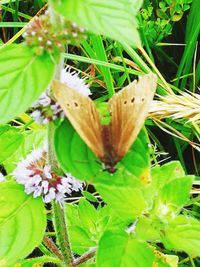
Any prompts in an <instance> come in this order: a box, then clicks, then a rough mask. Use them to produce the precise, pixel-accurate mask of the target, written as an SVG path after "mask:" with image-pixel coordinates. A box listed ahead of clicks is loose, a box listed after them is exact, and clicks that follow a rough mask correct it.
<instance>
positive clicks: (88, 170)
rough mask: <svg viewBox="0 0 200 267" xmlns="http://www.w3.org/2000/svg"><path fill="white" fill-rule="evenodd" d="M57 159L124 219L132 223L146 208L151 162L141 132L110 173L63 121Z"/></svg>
mask: <svg viewBox="0 0 200 267" xmlns="http://www.w3.org/2000/svg"><path fill="white" fill-rule="evenodd" d="M55 151H56V155H57V159H58V161H59V163H60V165H61V166H62V168H63V169H64V170H65V172H70V173H71V174H72V175H73V176H75V177H77V178H78V179H82V180H86V181H88V182H90V183H93V184H94V185H95V187H96V189H97V190H98V191H99V193H100V194H101V196H102V197H103V199H104V200H105V202H107V203H108V204H109V205H110V207H112V208H113V209H114V210H115V211H116V212H117V213H118V215H119V216H120V217H123V219H124V220H128V221H130V220H133V219H134V218H135V217H136V216H138V215H140V214H141V213H142V212H143V211H144V209H145V208H146V207H147V205H148V203H146V200H145V197H144V195H143V191H145V188H146V185H148V178H149V170H150V160H149V153H148V152H149V150H148V137H147V134H146V132H145V131H144V130H142V131H141V132H140V134H139V136H138V138H137V139H136V141H135V142H134V144H133V146H132V147H131V149H130V150H129V152H128V153H127V154H126V156H125V157H124V158H123V159H122V160H121V162H119V163H118V164H117V166H116V168H117V171H116V172H115V173H114V174H110V173H108V172H107V171H104V170H103V167H102V164H101V162H100V161H99V160H98V159H97V158H96V157H95V155H94V154H93V153H92V151H91V150H90V149H89V148H88V147H87V145H86V144H85V143H84V142H83V141H82V139H81V138H80V137H79V135H78V134H77V133H76V132H75V131H74V129H73V127H72V126H71V124H70V123H69V122H68V121H67V120H65V121H64V122H63V123H62V124H61V125H60V126H59V127H58V128H57V130H56V132H55Z"/></svg>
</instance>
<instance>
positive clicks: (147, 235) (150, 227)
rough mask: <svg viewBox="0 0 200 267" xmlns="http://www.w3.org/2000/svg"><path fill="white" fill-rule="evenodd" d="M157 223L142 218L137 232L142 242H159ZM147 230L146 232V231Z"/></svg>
mask: <svg viewBox="0 0 200 267" xmlns="http://www.w3.org/2000/svg"><path fill="white" fill-rule="evenodd" d="M156 226H157V225H156V223H154V220H152V219H151V218H149V217H140V218H139V219H138V222H137V225H136V228H135V232H136V234H137V237H138V238H140V240H144V241H147V240H148V241H158V240H160V235H159V231H158V229H157V228H156ZM144 229H145V231H144Z"/></svg>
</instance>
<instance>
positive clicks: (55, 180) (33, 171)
mask: <svg viewBox="0 0 200 267" xmlns="http://www.w3.org/2000/svg"><path fill="white" fill-rule="evenodd" d="M46 154H47V153H46V151H45V150H44V149H37V150H33V151H32V152H31V153H30V154H29V155H28V156H27V157H26V159H23V160H22V161H21V162H19V164H18V165H17V167H16V169H15V170H14V171H13V173H12V174H13V176H14V177H15V179H16V181H17V182H18V183H19V184H22V185H24V187H25V192H26V193H27V194H31V193H32V194H33V197H34V198H36V197H39V196H42V197H43V201H44V202H45V203H49V202H51V201H52V200H54V199H55V200H56V201H58V202H59V203H60V205H61V206H62V205H63V203H64V201H65V198H66V196H65V194H68V195H71V193H72V192H73V191H76V192H78V191H79V190H83V183H82V182H80V181H79V180H77V179H75V178H74V177H73V176H72V175H71V174H65V176H59V175H57V174H56V173H54V172H52V171H51V168H50V166H49V165H48V164H47V163H46V156H47V155H46Z"/></svg>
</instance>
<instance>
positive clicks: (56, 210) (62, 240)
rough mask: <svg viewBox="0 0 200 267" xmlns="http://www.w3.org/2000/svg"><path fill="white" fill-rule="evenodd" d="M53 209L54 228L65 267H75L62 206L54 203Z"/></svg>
mask: <svg viewBox="0 0 200 267" xmlns="http://www.w3.org/2000/svg"><path fill="white" fill-rule="evenodd" d="M52 208H53V223H54V228H55V232H56V237H57V242H58V244H59V247H60V250H61V253H62V256H63V261H64V264H65V265H64V266H65V267H71V266H73V255H72V252H71V246H70V241H69V236H68V231H67V224H66V220H65V214H64V210H63V208H62V207H61V206H60V204H59V203H57V202H55V201H54V202H53V203H52Z"/></svg>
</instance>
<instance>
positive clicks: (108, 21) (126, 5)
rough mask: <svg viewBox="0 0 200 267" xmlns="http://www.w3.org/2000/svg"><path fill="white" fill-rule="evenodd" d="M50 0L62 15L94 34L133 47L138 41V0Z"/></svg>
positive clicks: (139, 3)
mask: <svg viewBox="0 0 200 267" xmlns="http://www.w3.org/2000/svg"><path fill="white" fill-rule="evenodd" d="M51 3H52V5H53V7H54V8H55V10H56V11H58V12H59V13H60V14H62V15H63V16H64V17H66V18H67V19H70V20H71V21H73V22H76V23H77V24H78V25H80V26H84V27H86V28H87V29H88V30H90V31H92V32H94V33H96V34H103V35H105V36H107V37H109V38H113V39H115V40H117V41H119V42H127V43H128V44H130V45H134V46H138V45H139V44H140V39H139V35H138V32H137V21H136V18H135V16H136V14H137V12H138V10H139V8H140V6H141V0H140V1H135V0H131V1H126V0H120V1H119V0H111V1H109V2H108V1H107V0H103V1H101V2H99V1H98V0H62V1H56V0H53V1H51Z"/></svg>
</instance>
